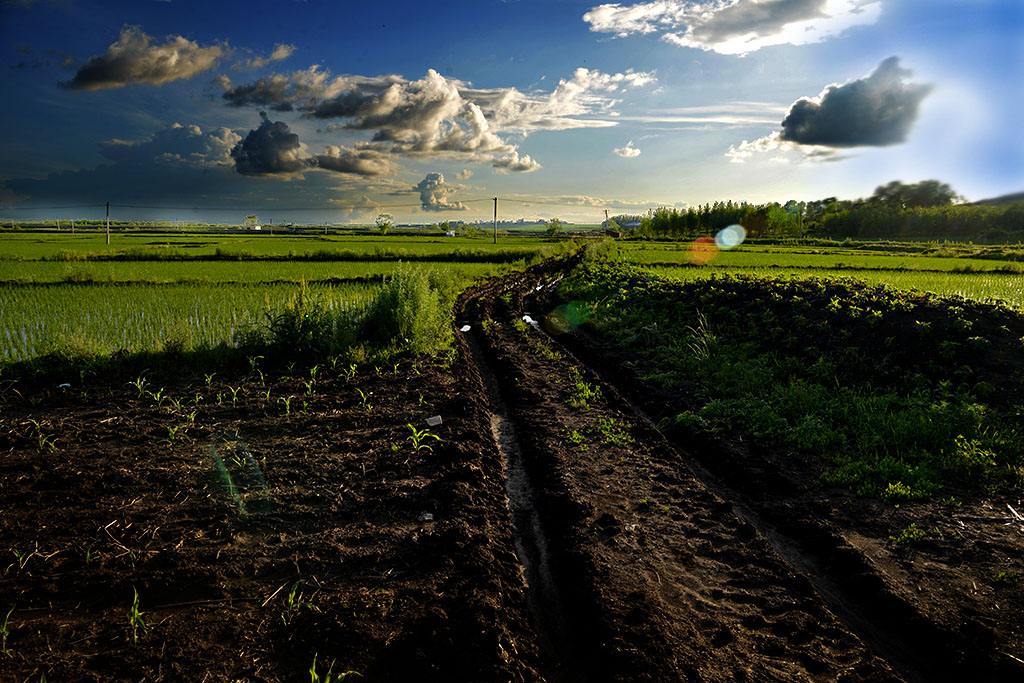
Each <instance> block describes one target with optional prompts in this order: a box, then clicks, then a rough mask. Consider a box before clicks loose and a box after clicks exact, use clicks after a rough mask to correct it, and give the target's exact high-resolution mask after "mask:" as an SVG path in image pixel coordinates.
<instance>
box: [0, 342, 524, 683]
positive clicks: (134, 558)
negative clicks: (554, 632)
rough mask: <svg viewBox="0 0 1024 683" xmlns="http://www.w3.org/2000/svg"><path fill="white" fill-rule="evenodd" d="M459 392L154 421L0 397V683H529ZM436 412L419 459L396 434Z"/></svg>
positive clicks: (478, 430) (101, 391)
mask: <svg viewBox="0 0 1024 683" xmlns="http://www.w3.org/2000/svg"><path fill="white" fill-rule="evenodd" d="M465 374H466V373H465V372H464V371H462V370H460V364H459V362H458V361H457V362H456V365H455V366H454V367H451V368H450V367H446V366H443V365H439V364H433V365H431V364H426V365H424V364H413V363H411V362H405V363H404V364H402V365H401V366H400V367H398V368H392V367H390V366H388V367H382V368H379V369H377V370H375V369H374V368H372V367H370V368H365V367H364V368H360V369H359V370H358V372H357V374H356V375H355V377H354V378H352V379H344V378H343V377H341V376H340V375H341V370H340V368H339V369H337V370H331V369H329V368H320V369H319V372H318V375H317V377H318V379H317V381H316V383H315V385H314V386H313V390H312V395H310V396H306V394H307V391H308V389H307V386H306V385H305V382H304V380H307V379H308V375H306V376H304V377H303V378H301V379H298V378H291V379H289V378H283V379H282V378H276V379H269V378H268V379H267V381H266V383H265V384H264V383H263V382H261V381H259V379H258V378H245V379H238V380H235V381H233V382H230V383H228V382H221V381H218V380H217V379H216V378H214V380H213V381H212V382H211V384H210V385H209V386H207V385H206V383H205V381H204V380H203V379H200V380H198V381H197V382H182V383H179V384H176V385H169V386H166V387H164V391H163V395H162V396H161V397H160V399H159V400H158V399H157V398H154V397H153V396H151V395H149V396H145V397H140V396H139V394H138V392H137V391H136V389H135V388H134V387H114V388H111V387H106V388H103V387H92V388H87V389H86V390H85V391H84V392H83V391H82V389H80V388H77V387H71V388H69V389H64V390H59V389H52V390H42V391H40V390H36V391H34V392H32V393H29V394H26V395H24V396H19V394H18V393H17V391H16V387H15V389H9V390H8V391H7V393H6V394H5V403H4V406H3V417H2V426H0V500H2V510H3V513H2V515H0V558H2V560H0V565H2V566H0V620H2V619H3V617H4V616H5V615H6V614H7V612H8V610H11V609H13V612H11V613H10V617H9V620H8V622H7V627H8V629H9V636H8V637H7V638H6V643H5V644H6V654H0V680H3V681H9V680H19V681H20V680H31V681H38V680H40V677H41V676H43V675H45V677H46V680H49V681H72V680H142V679H146V680H168V681H170V680H196V681H198V680H241V679H246V680H307V681H308V680H310V673H309V669H310V667H311V665H312V664H313V660H314V657H315V658H316V661H317V669H318V671H319V673H320V675H322V676H323V675H325V674H326V672H327V671H328V669H329V667H331V666H332V664H333V671H334V674H335V676H337V675H338V674H341V673H344V672H349V671H351V672H357V673H358V674H359V676H360V677H356V676H355V675H353V676H352V677H351V680H357V678H358V679H359V680H362V679H371V680H404V679H408V678H411V677H413V676H418V677H421V678H422V677H424V676H425V677H427V678H428V679H435V678H443V679H447V680H530V679H534V678H535V677H536V674H535V672H534V665H535V661H536V645H535V643H534V640H533V638H532V636H531V635H530V631H529V629H528V628H526V626H525V618H526V617H525V604H526V603H525V599H524V590H523V581H522V578H521V571H520V569H519V566H518V564H517V562H516V559H515V555H514V552H513V550H512V531H511V525H510V523H509V520H508V517H507V514H504V513H503V500H504V484H503V478H502V469H501V463H500V461H499V460H498V453H497V451H496V449H495V446H494V443H493V440H492V439H491V436H490V432H489V430H488V429H487V426H486V419H484V418H481V416H480V414H479V409H478V407H477V405H478V402H479V398H478V396H479V392H475V393H476V397H475V396H474V392H473V387H472V386H469V387H467V386H465V385H464V384H463V383H462V382H460V377H465ZM232 388H237V389H238V396H237V399H236V402H235V404H232V397H231V393H232ZM149 390H151V391H152V392H156V393H159V388H158V386H156V385H155V384H154V385H152V386H150V387H149ZM268 390H269V391H270V398H269V400H268V399H267V397H266V393H265V392H267V391H268ZM359 391H362V392H365V394H366V397H367V398H366V401H365V404H364V401H363V400H362V399H361V397H360V394H359V393H358V392H359ZM287 396H292V397H293V398H292V399H291V403H290V406H289V413H290V414H287V415H286V414H285V412H286V408H285V405H284V401H283V400H282V399H284V398H285V397H287ZM197 397H198V399H199V403H198V406H196V405H195V401H196V399H197ZM174 401H181V402H182V403H183V404H184V403H187V405H182V406H181V407H180V408H176V407H175V405H174V403H173V402H174ZM158 402H159V405H158ZM304 403H305V404H306V405H305V407H303V404H304ZM193 410H194V411H196V414H195V415H194V417H193V418H191V419H190V418H189V414H190V413H192V411H193ZM431 415H441V416H442V417H443V418H444V423H443V424H442V425H441V426H440V427H435V428H432V430H431V431H433V432H434V433H436V434H437V435H439V436H440V437H441V438H442V439H443V441H442V442H440V443H438V442H437V441H435V440H432V439H431V440H427V441H426V442H425V443H426V444H427V445H430V446H432V448H433V451H432V452H431V451H427V450H425V449H424V450H421V451H419V452H414V451H413V450H412V444H411V443H410V442H409V441H408V440H407V439H408V437H409V436H410V433H411V432H410V429H409V428H408V427H407V426H406V424H407V423H412V424H413V425H414V426H416V427H417V428H418V429H420V428H424V427H425V424H424V420H425V418H426V417H428V416H431ZM181 425H184V426H181ZM179 426H181V427H180V431H179V432H178V433H176V434H175V435H174V436H173V437H170V436H169V433H170V432H169V430H172V429H174V428H176V427H179ZM50 438H53V439H55V442H54V444H53V447H51V446H49V445H47V443H48V441H47V440H48V439H50ZM40 439H44V442H43V443H42V444H41V442H40ZM214 454H216V455H217V456H218V457H219V458H220V459H221V461H222V462H223V463H224V464H223V467H224V468H225V469H226V470H227V472H228V474H229V476H230V477H231V484H233V485H234V486H235V487H236V492H235V495H232V494H231V492H230V491H229V490H228V486H227V483H226V480H225V478H224V476H223V475H219V474H218V466H217V464H216V461H215V459H214ZM431 516H432V517H431ZM135 590H137V591H138V595H139V599H140V603H141V605H140V609H141V611H142V613H143V614H142V620H143V621H144V623H145V627H144V628H141V627H140V629H139V630H138V634H137V635H138V639H137V642H134V641H133V635H132V628H131V626H130V623H129V608H130V607H131V605H132V602H133V596H134V591H135Z"/></svg>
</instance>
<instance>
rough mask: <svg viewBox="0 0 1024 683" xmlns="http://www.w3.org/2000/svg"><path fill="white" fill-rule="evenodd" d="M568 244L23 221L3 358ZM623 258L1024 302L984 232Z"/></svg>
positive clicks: (174, 338)
mask: <svg viewBox="0 0 1024 683" xmlns="http://www.w3.org/2000/svg"><path fill="white" fill-rule="evenodd" d="M567 247H568V244H567V243H558V242H553V241H550V240H546V239H541V238H539V237H528V236H523V235H517V236H503V237H501V238H499V240H498V244H497V245H494V244H493V243H492V241H491V239H490V238H489V237H476V238H468V237H454V238H447V237H437V236H429V235H424V236H408V235H388V236H382V235H369V234H366V235H331V236H322V235H305V236H296V235H269V234H262V235H251V234H243V235H223V234H211V233H192V234H157V233H128V234H123V233H120V234H115V235H114V237H113V240H112V244H111V245H110V246H109V247H107V246H106V245H105V243H104V237H103V235H102V234H96V233H87V234H76V235H71V234H69V233H53V232H50V233H43V232H36V233H31V232H20V233H4V234H2V235H0V363H10V362H17V361H25V360H31V359H34V358H37V357H39V356H43V355H46V354H50V353H62V354H68V355H107V354H110V353H113V352H116V351H121V350H124V351H128V352H143V351H159V350H161V349H163V348H167V347H172V346H173V347H174V348H182V349H186V350H188V349H199V348H209V347H214V346H217V345H219V344H222V343H223V344H227V345H229V346H230V345H232V344H234V343H235V341H236V338H237V337H236V335H237V333H238V331H239V330H240V329H243V328H245V327H246V326H249V325H252V324H254V323H256V322H258V321H260V320H261V319H263V318H264V317H265V313H266V312H267V311H268V310H272V311H273V310H280V309H281V308H282V307H283V306H285V304H287V302H288V301H290V300H291V299H293V298H294V297H295V295H296V293H297V292H298V291H299V289H300V283H307V284H308V285H309V288H310V291H311V292H312V293H313V294H314V297H315V298H316V299H317V300H319V301H321V302H322V303H323V304H324V305H325V306H326V307H328V308H335V309H337V308H343V307H359V306H364V305H365V304H366V303H367V302H368V301H369V300H370V299H371V298H372V297H373V295H374V292H375V291H376V290H377V289H378V288H379V286H380V283H381V282H382V281H383V279H384V278H386V277H387V276H388V275H389V274H391V273H394V272H395V271H396V269H399V268H413V267H415V268H420V269H427V270H430V271H433V272H435V273H438V274H443V275H444V277H445V279H446V280H448V281H449V282H450V287H451V289H452V290H453V291H454V290H458V289H459V288H462V287H465V286H466V285H468V284H469V283H470V282H472V281H473V280H475V279H478V278H484V277H488V276H491V275H496V274H499V273H501V272H505V271H507V270H509V269H512V268H520V267H524V266H525V265H526V263H527V262H528V260H529V259H531V258H539V257H541V256H543V255H549V254H552V253H555V252H556V251H557V250H559V249H563V250H564V249H565V248H567ZM613 251H614V252H615V253H616V256H617V258H620V259H621V260H623V261H625V262H627V263H632V264H635V265H639V266H642V267H644V268H646V269H649V270H650V271H652V272H655V273H657V274H659V275H663V276H665V277H668V278H670V279H678V280H694V279H700V278H706V277H711V276H714V275H722V274H727V273H742V274H748V275H757V276H765V277H784V278H807V277H822V278H829V279H836V278H855V279H858V280H863V281H866V282H869V283H877V284H887V285H890V286H893V287H897V288H902V289H916V290H923V291H930V292H934V293H937V294H942V295H958V296H963V297H967V298H972V299H997V300H1001V301H1004V302H1006V303H1008V304H1010V305H1012V306H1015V307H1024V274H1022V271H1024V263H1022V262H1020V261H1017V260H1014V257H1015V256H1016V255H1017V252H1015V251H1014V250H1013V249H1009V248H1006V249H995V248H988V247H986V248H984V250H979V248H975V247H973V245H934V244H932V245H928V244H923V243H917V244H911V243H907V244H896V243H891V244H882V243H879V244H868V243H861V244H856V243H852V244H846V243H844V244H836V245H820V244H819V245H809V244H806V243H804V244H796V243H794V244H750V243H748V244H745V245H743V246H741V247H739V248H737V249H734V250H731V251H720V252H717V253H715V254H714V255H713V258H711V259H710V260H707V262H706V263H704V264H702V265H694V264H693V263H692V258H691V245H690V243H688V242H645V241H620V242H616V243H615V245H614V248H613Z"/></svg>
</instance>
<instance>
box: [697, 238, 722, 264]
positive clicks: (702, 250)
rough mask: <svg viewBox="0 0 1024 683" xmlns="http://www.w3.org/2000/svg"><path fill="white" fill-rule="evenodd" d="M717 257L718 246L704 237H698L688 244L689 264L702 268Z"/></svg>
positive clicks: (710, 239) (712, 240)
mask: <svg viewBox="0 0 1024 683" xmlns="http://www.w3.org/2000/svg"><path fill="white" fill-rule="evenodd" d="M716 256H718V246H717V245H716V244H715V240H714V239H712V238H710V237H708V236H707V235H705V236H704V237H698V238H697V239H695V240H694V241H693V242H691V243H690V263H692V264H693V265H695V266H704V265H707V264H708V263H711V262H712V261H714V260H715V257H716Z"/></svg>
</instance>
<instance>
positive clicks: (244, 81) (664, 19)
mask: <svg viewBox="0 0 1024 683" xmlns="http://www.w3.org/2000/svg"><path fill="white" fill-rule="evenodd" d="M0 79H2V89H3V92H4V93H5V94H6V96H7V97H5V104H6V106H5V107H3V108H0V126H2V128H3V135H2V136H0V216H2V217H4V218H12V217H13V218H16V219H18V218H30V217H35V218H51V217H58V218H60V217H63V218H74V217H79V218H87V217H95V216H99V215H102V209H101V208H99V207H101V206H102V205H103V204H104V203H105V202H108V201H109V202H110V203H111V206H112V208H111V214H112V216H113V217H115V218H117V217H120V218H140V219H178V220H203V221H212V222H226V223H232V222H234V223H237V222H239V221H241V218H242V216H244V215H245V214H249V213H256V214H258V215H260V216H261V217H262V218H264V219H273V220H275V221H276V222H296V223H308V222H320V221H328V222H338V223H346V222H366V221H371V220H372V219H373V217H375V216H376V215H377V214H379V213H388V214H391V215H392V216H394V217H395V219H396V220H397V221H399V222H418V223H422V222H435V221H444V220H475V219H479V218H483V217H489V216H490V212H491V210H492V204H491V201H490V198H491V197H494V196H497V197H499V217H500V218H502V219H514V218H519V217H526V218H534V217H552V216H558V217H560V218H562V219H564V220H570V221H576V222H597V221H599V220H601V219H602V218H603V215H604V210H605V209H607V210H608V211H609V212H610V213H612V214H613V215H614V214H621V213H640V212H643V211H645V210H647V209H649V208H652V207H655V206H686V205H693V204H700V203H704V202H710V201H715V200H726V199H732V200H736V201H754V202H763V201H779V202H785V201H786V200H788V199H798V200H811V199H819V198H823V197H829V196H837V197H840V198H855V197H860V196H867V195H870V194H871V192H872V191H873V190H874V188H875V187H876V186H878V185H881V184H883V183H885V182H888V181H890V180H896V179H898V180H903V181H906V182H913V181H918V180H923V179H929V178H936V179H939V180H942V181H944V182H948V183H950V184H951V185H952V186H953V188H954V189H955V190H957V191H958V192H959V193H960V194H961V195H963V196H964V197H965V198H967V199H970V200H976V199H982V198H986V197H991V196H997V195H1000V194H1006V193H1011V192H1019V191H1021V190H1024V135H1021V118H1020V112H1021V111H1022V110H1024V107H1022V105H1024V2H1020V0H998V1H997V0H651V1H649V2H621V3H618V4H601V3H600V2H597V1H595V0H590V1H588V2H577V1H575V0H473V1H472V2H454V1H453V2H445V3H422V2H376V3H365V2H350V1H341V0H338V1H334V2H328V1H326V0H323V1H322V0H304V1H303V0H294V1H291V0H277V1H275V2H253V1H251V0H250V1H247V2H230V1H219V2H188V1H186V0H170V1H155V0H132V1H130V2H118V1H112V0H111V1H105V2H90V1H86V0H34V1H33V0H0Z"/></svg>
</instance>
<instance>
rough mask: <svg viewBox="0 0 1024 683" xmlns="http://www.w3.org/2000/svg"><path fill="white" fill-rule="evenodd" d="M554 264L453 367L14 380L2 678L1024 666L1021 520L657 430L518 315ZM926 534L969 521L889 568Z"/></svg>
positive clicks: (772, 673)
mask: <svg viewBox="0 0 1024 683" xmlns="http://www.w3.org/2000/svg"><path fill="white" fill-rule="evenodd" d="M562 272H563V270H562V264H551V263H549V264H547V265H545V266H543V267H539V268H534V269H531V270H530V271H528V272H527V273H524V274H515V275H511V276H507V277H504V278H501V279H497V280H492V281H490V282H488V283H487V284H485V285H482V286H481V287H479V288H477V289H474V290H471V291H469V292H467V293H466V294H465V295H464V296H463V297H462V299H461V300H460V302H459V304H458V307H457V309H456V318H457V320H456V325H457V326H458V327H460V328H461V327H462V326H463V325H469V330H468V331H467V332H465V333H460V334H459V335H458V336H457V341H456V348H455V354H454V360H453V361H451V364H450V365H446V364H445V363H443V362H441V361H436V362H433V363H422V362H420V363H413V362H412V361H405V362H403V363H402V364H401V365H399V366H398V367H390V366H388V367H381V368H373V367H360V368H358V369H357V370H356V371H355V373H354V375H353V376H352V377H346V374H348V373H347V372H346V370H345V369H342V368H334V369H328V368H321V369H320V370H319V373H318V374H317V375H316V378H315V380H312V382H313V383H312V386H311V387H310V386H309V385H307V384H306V382H309V381H311V380H310V375H309V373H308V372H307V371H305V370H303V371H302V372H304V373H305V374H303V375H302V376H301V377H299V376H297V375H295V376H291V377H268V378H266V379H265V380H263V379H261V378H260V377H259V376H258V375H257V374H255V373H253V374H250V375H247V376H245V377H237V378H212V379H211V380H210V381H209V382H207V381H206V380H205V379H204V378H201V377H200V378H193V379H187V378H181V379H179V380H177V381H175V382H167V383H166V386H165V388H164V392H159V387H160V386H162V385H161V384H160V383H158V382H156V381H155V380H154V381H153V382H152V384H151V385H150V386H149V389H148V393H145V394H141V392H140V391H139V390H138V389H137V388H136V387H133V386H123V385H119V386H89V387H85V388H83V387H78V386H71V387H70V388H64V389H60V388H56V387H53V386H47V387H34V388H30V387H22V386H17V385H16V386H7V387H6V391H5V393H4V399H3V400H4V404H3V417H2V418H0V420H2V424H0V451H2V452H3V453H4V455H3V458H2V459H0V499H2V500H3V503H4V511H5V514H4V515H2V516H0V552H2V553H3V558H4V559H3V566H2V569H3V573H2V576H0V595H3V596H5V597H4V598H3V602H0V618H2V617H3V616H4V614H6V613H7V611H8V610H9V609H13V612H11V613H10V616H9V619H8V622H7V629H6V630H7V632H8V635H7V636H6V638H5V649H6V651H7V654H6V655H0V680H18V681H20V680H33V681H35V680H39V678H40V676H41V675H43V674H45V676H46V679H47V680H50V681H57V680H110V679H119V680H128V679H131V680H140V679H146V680H203V679H204V678H205V679H208V680H236V679H248V680H268V681H277V680H309V679H310V678H311V674H310V669H311V667H312V668H314V669H315V671H316V672H317V673H318V674H319V675H320V676H325V675H326V673H327V671H328V669H329V668H330V667H332V666H333V674H334V675H335V677H338V676H339V675H341V674H344V673H346V672H354V673H351V674H349V676H347V677H346V678H348V679H349V680H364V679H365V680H407V679H410V678H413V677H418V678H426V679H427V680H466V681H469V680H473V681H478V680H540V679H547V680H630V681H633V680H659V681H660V680H708V681H733V680H750V681H766V680H785V681H789V680H842V681H884V680H921V681H925V680H929V681H931V680H967V679H970V680H1015V679H1020V678H1024V664H1022V663H1021V662H1020V660H1019V659H1017V657H1019V656H1020V654H1021V652H1022V645H1024V643H1022V642H1021V634H1020V631H1019V628H1018V623H1019V621H1020V616H1021V614H1022V606H1024V605H1022V603H1021V602H1020V601H1019V596H1020V593H1019V592H1017V593H1011V594H1010V595H1016V596H1017V599H1016V601H1014V599H1011V600H1010V601H1009V602H1007V601H1005V600H1002V599H1000V598H999V597H998V595H997V594H996V593H994V592H993V590H994V589H993V588H992V586H993V583H994V582H995V581H996V578H995V576H994V574H993V571H992V568H993V567H994V566H996V563H997V561H999V562H1003V560H1005V559H1006V558H1007V557H1009V558H1016V560H1015V561H1016V562H1017V565H1016V566H1017V567H1018V568H1024V567H1022V566H1021V564H1020V563H1021V559H1020V558H1021V557H1022V553H1021V548H1022V546H1024V532H1022V530H1024V524H1014V523H1012V519H1011V520H1010V523H1007V517H1008V513H1007V512H1006V510H1005V509H1004V508H1002V507H1001V506H997V505H996V502H995V501H986V500H975V501H970V502H968V503H965V505H964V507H963V514H962V515H957V516H953V517H949V516H943V513H942V511H941V510H940V508H938V507H937V506H933V507H929V506H928V505H927V504H924V503H920V504H914V505H910V504H908V505H905V506H900V507H899V508H895V509H891V506H889V507H887V508H884V509H883V508H882V507H880V506H879V505H878V504H877V503H872V502H870V501H865V500H861V499H856V498H853V497H852V496H851V497H847V498H842V497H840V498H836V497H830V498H824V497H822V496H821V495H820V494H819V493H817V492H816V491H817V489H815V488H814V487H812V486H811V485H810V483H809V481H808V479H807V475H806V474H802V473H801V470H800V468H799V463H785V462H777V461H775V460H773V459H772V457H771V454H770V453H760V452H757V451H756V449H751V448H748V447H746V446H745V445H743V444H720V443H679V442H676V443H672V442H670V441H668V440H666V439H665V438H664V437H663V436H662V435H661V434H660V433H659V432H658V430H656V429H655V428H654V427H653V426H652V423H651V422H650V420H649V419H648V417H647V416H648V415H654V414H657V408H658V405H659V403H660V402H664V401H666V400H669V398H670V397H664V396H657V395H655V394H653V393H652V392H650V391H648V390H646V388H645V387H643V386H642V385H641V384H640V383H639V382H637V381H636V380H635V378H630V377H629V376H628V374H626V373H625V372H624V371H623V370H622V363H621V359H618V358H614V357H610V356H609V355H608V354H606V353H604V352H602V351H601V350H600V348H599V346H598V345H596V344H595V343H594V340H590V339H587V338H585V337H583V336H580V335H576V336H571V337H568V338H567V337H559V338H557V339H555V338H552V337H550V336H548V334H547V333H545V332H544V330H543V328H542V327H540V326H535V325H533V324H532V323H531V322H529V321H527V320H524V316H528V317H529V320H536V321H541V320H542V319H543V313H544V311H545V307H546V306H547V305H548V301H547V297H548V296H549V293H550V292H551V291H552V287H551V285H552V284H553V283H555V282H557V280H558V279H559V277H561V274H562ZM268 390H269V391H270V394H269V397H268V395H267V394H266V393H265V392H267V391H268ZM218 396H219V398H218ZM289 396H291V397H294V398H292V399H291V400H290V401H288V400H283V399H287V397H289ZM168 397H169V398H168ZM175 401H177V404H175ZM304 403H305V405H303V404H304ZM193 411H194V413H193ZM432 415H440V416H442V418H443V420H444V422H443V424H442V425H440V426H438V427H431V428H430V431H431V432H432V433H434V434H436V436H438V437H440V439H441V440H440V441H438V440H437V439H433V438H430V437H427V436H424V437H423V441H422V443H423V444H424V445H427V446H430V447H431V448H432V450H427V449H421V450H419V451H416V450H414V446H415V441H416V439H415V438H412V439H410V437H414V434H413V431H412V430H411V429H410V428H409V427H408V426H407V424H412V425H413V426H415V428H416V429H417V430H419V429H422V428H425V419H426V418H427V417H429V416H432ZM190 416H191V417H190ZM1016 509H1018V510H1021V507H1020V506H1019V501H1018V505H1016ZM911 519H917V520H927V521H929V523H934V524H936V525H939V526H941V527H942V528H944V529H947V530H948V535H947V536H944V537H943V538H944V539H945V540H943V541H942V542H936V543H935V544H933V545H929V546H927V547H924V548H917V549H915V550H914V551H913V552H911V553H899V552H896V551H895V550H893V548H892V547H891V544H887V543H886V542H885V539H886V538H887V537H888V535H889V534H890V533H892V532H891V530H892V529H893V528H899V527H903V526H906V524H907V520H911ZM1000 566H1004V565H1003V564H1001V565H1000ZM135 591H137V595H138V596H139V609H140V610H141V612H142V616H141V620H142V622H144V626H142V625H139V624H136V627H135V628H134V629H133V626H132V623H131V619H130V611H131V607H132V603H133V597H134V596H135V595H136V593H135ZM1000 595H1001V594H1000ZM314 680H316V679H315V678H314Z"/></svg>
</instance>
